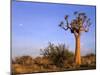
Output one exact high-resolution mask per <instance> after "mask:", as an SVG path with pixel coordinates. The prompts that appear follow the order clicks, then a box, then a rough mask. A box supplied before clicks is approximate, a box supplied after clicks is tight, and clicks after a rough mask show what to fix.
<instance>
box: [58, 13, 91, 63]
mask: <svg viewBox="0 0 100 75" xmlns="http://www.w3.org/2000/svg"><path fill="white" fill-rule="evenodd" d="M74 15H75V18H74V19H72V20H71V21H70V23H69V21H68V15H66V16H65V21H66V24H65V25H64V23H63V22H61V23H60V25H59V26H60V27H61V28H63V29H64V30H65V31H66V30H68V29H69V30H70V31H71V33H73V34H74V36H75V40H76V48H75V63H76V64H77V65H80V64H81V54H80V35H81V32H82V31H83V32H88V31H89V27H90V25H91V23H90V18H88V17H87V16H86V14H85V13H83V12H82V13H81V12H74Z"/></svg>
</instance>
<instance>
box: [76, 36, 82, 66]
mask: <svg viewBox="0 0 100 75" xmlns="http://www.w3.org/2000/svg"><path fill="white" fill-rule="evenodd" d="M75 38H76V39H75V40H76V48H75V64H76V65H80V64H81V54H80V35H78V36H75Z"/></svg>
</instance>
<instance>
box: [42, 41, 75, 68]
mask: <svg viewBox="0 0 100 75" xmlns="http://www.w3.org/2000/svg"><path fill="white" fill-rule="evenodd" d="M41 54H42V55H43V56H45V57H48V58H49V59H50V60H51V61H52V62H53V63H54V64H55V65H56V66H58V67H63V65H64V61H65V60H66V59H69V58H70V57H73V53H72V52H69V51H68V48H66V46H65V44H59V45H54V44H52V43H49V45H48V47H47V48H45V49H43V50H41Z"/></svg>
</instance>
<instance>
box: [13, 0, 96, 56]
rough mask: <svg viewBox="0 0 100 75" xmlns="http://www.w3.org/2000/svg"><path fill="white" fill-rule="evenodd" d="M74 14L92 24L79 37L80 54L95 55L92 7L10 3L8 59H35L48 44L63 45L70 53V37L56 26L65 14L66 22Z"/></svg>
mask: <svg viewBox="0 0 100 75" xmlns="http://www.w3.org/2000/svg"><path fill="white" fill-rule="evenodd" d="M75 11H80V12H85V13H86V14H87V16H88V17H89V18H90V19H91V22H92V25H91V26H90V30H89V32H87V33H85V32H83V33H82V35H81V54H82V55H84V54H87V53H91V52H95V6H80V5H68V4H49V3H34V2H16V1H13V2H12V56H14V57H15V56H21V55H32V56H37V55H39V54H40V49H41V48H45V47H46V46H47V45H48V42H52V43H54V44H56V45H57V44H58V43H65V44H66V46H69V49H70V50H71V51H73V52H74V51H75V38H74V36H73V34H71V33H70V31H69V30H68V31H66V32H65V31H64V30H63V29H61V28H60V27H58V25H59V23H60V22H61V21H64V16H65V15H66V14H68V15H70V16H69V21H70V20H71V19H72V18H73V12H75Z"/></svg>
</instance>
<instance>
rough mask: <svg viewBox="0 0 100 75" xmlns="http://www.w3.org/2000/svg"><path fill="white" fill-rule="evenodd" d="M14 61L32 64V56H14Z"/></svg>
mask: <svg viewBox="0 0 100 75" xmlns="http://www.w3.org/2000/svg"><path fill="white" fill-rule="evenodd" d="M15 62H16V64H21V65H26V66H27V65H28V66H29V65H32V64H33V58H32V57H31V56H22V57H16V59H15Z"/></svg>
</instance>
